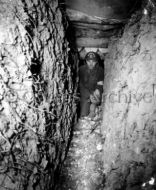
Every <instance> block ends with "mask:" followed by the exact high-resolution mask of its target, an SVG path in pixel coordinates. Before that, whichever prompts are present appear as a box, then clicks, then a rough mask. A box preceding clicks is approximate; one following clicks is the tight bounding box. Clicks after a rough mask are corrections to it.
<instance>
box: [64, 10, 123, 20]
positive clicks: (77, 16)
mask: <svg viewBox="0 0 156 190" xmlns="http://www.w3.org/2000/svg"><path fill="white" fill-rule="evenodd" d="M66 13H67V16H68V17H69V20H70V21H78V22H85V23H93V24H95V23H97V24H120V23H125V21H126V20H125V19H124V20H123V19H121V20H120V19H111V18H108V17H107V18H102V17H97V16H90V15H88V14H85V13H83V12H81V11H77V10H74V9H69V8H67V9H66Z"/></svg>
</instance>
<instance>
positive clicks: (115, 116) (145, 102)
mask: <svg viewBox="0 0 156 190" xmlns="http://www.w3.org/2000/svg"><path fill="white" fill-rule="evenodd" d="M150 13H151V14H147V15H143V13H142V12H139V13H137V14H135V15H133V16H132V18H131V19H130V22H129V23H128V24H127V25H126V27H125V29H124V31H123V33H122V34H121V36H119V37H118V38H113V39H112V42H111V43H110V45H109V51H110V53H109V54H108V55H107V56H106V60H105V82H104V109H103V121H102V127H101V131H102V134H103V140H104V144H103V162H104V173H105V176H106V178H105V188H104V189H106V190H117V189H126V190H140V189H143V188H144V187H141V185H142V184H143V182H147V181H148V180H150V179H151V177H154V176H155V175H156V146H155V145H156V88H155V84H156V11H155V10H154V9H153V12H150Z"/></svg>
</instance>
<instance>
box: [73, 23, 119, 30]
mask: <svg viewBox="0 0 156 190" xmlns="http://www.w3.org/2000/svg"><path fill="white" fill-rule="evenodd" d="M72 24H73V26H74V27H75V28H82V29H87V28H88V29H95V30H102V31H106V30H111V29H118V28H119V27H121V25H102V24H97V23H94V24H91V23H82V22H72Z"/></svg>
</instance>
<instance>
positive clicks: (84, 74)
mask: <svg viewBox="0 0 156 190" xmlns="http://www.w3.org/2000/svg"><path fill="white" fill-rule="evenodd" d="M79 80H80V110H81V111H80V116H81V117H83V116H88V114H89V112H90V105H91V101H90V95H92V94H93V93H94V91H95V90H96V89H98V90H99V91H100V95H102V92H103V86H102V85H98V84H97V83H98V82H99V81H103V80H104V70H103V68H102V67H100V66H99V64H98V63H97V64H96V65H95V67H94V68H93V69H89V67H88V65H87V64H85V65H83V66H81V67H80V69H79ZM100 99H101V98H100Z"/></svg>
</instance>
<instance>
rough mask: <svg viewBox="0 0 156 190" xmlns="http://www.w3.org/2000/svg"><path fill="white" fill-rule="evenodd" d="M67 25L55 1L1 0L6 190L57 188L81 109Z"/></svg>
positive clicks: (0, 103)
mask: <svg viewBox="0 0 156 190" xmlns="http://www.w3.org/2000/svg"><path fill="white" fill-rule="evenodd" d="M64 22H65V19H63V18H62V14H61V12H60V9H59V6H58V3H57V1H55V0H53V1H49V0H48V1H40V0H35V1H34V0H17V1H16V0H14V1H10V0H4V1H3V0H2V1H0V190H3V189H9V190H13V189H14V190H18V189H19V190H22V189H29V190H31V189H37V190H39V189H46V190H48V189H54V188H55V187H56V186H55V185H56V182H57V179H58V174H59V171H60V169H61V166H62V162H63V160H64V158H65V154H66V149H67V146H68V142H69V137H70V135H71V128H72V124H73V122H74V115H75V111H76V106H75V105H76V103H75V97H76V96H75V93H76V90H75V89H76V84H75V83H73V80H72V78H73V75H72V73H73V71H72V70H73V65H74V62H73V59H71V60H70V62H69V60H68V57H69V56H68V54H69V50H70V49H69V47H68V42H67V41H66V39H65V35H64V31H65V28H64ZM73 57H74V56H73Z"/></svg>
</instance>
